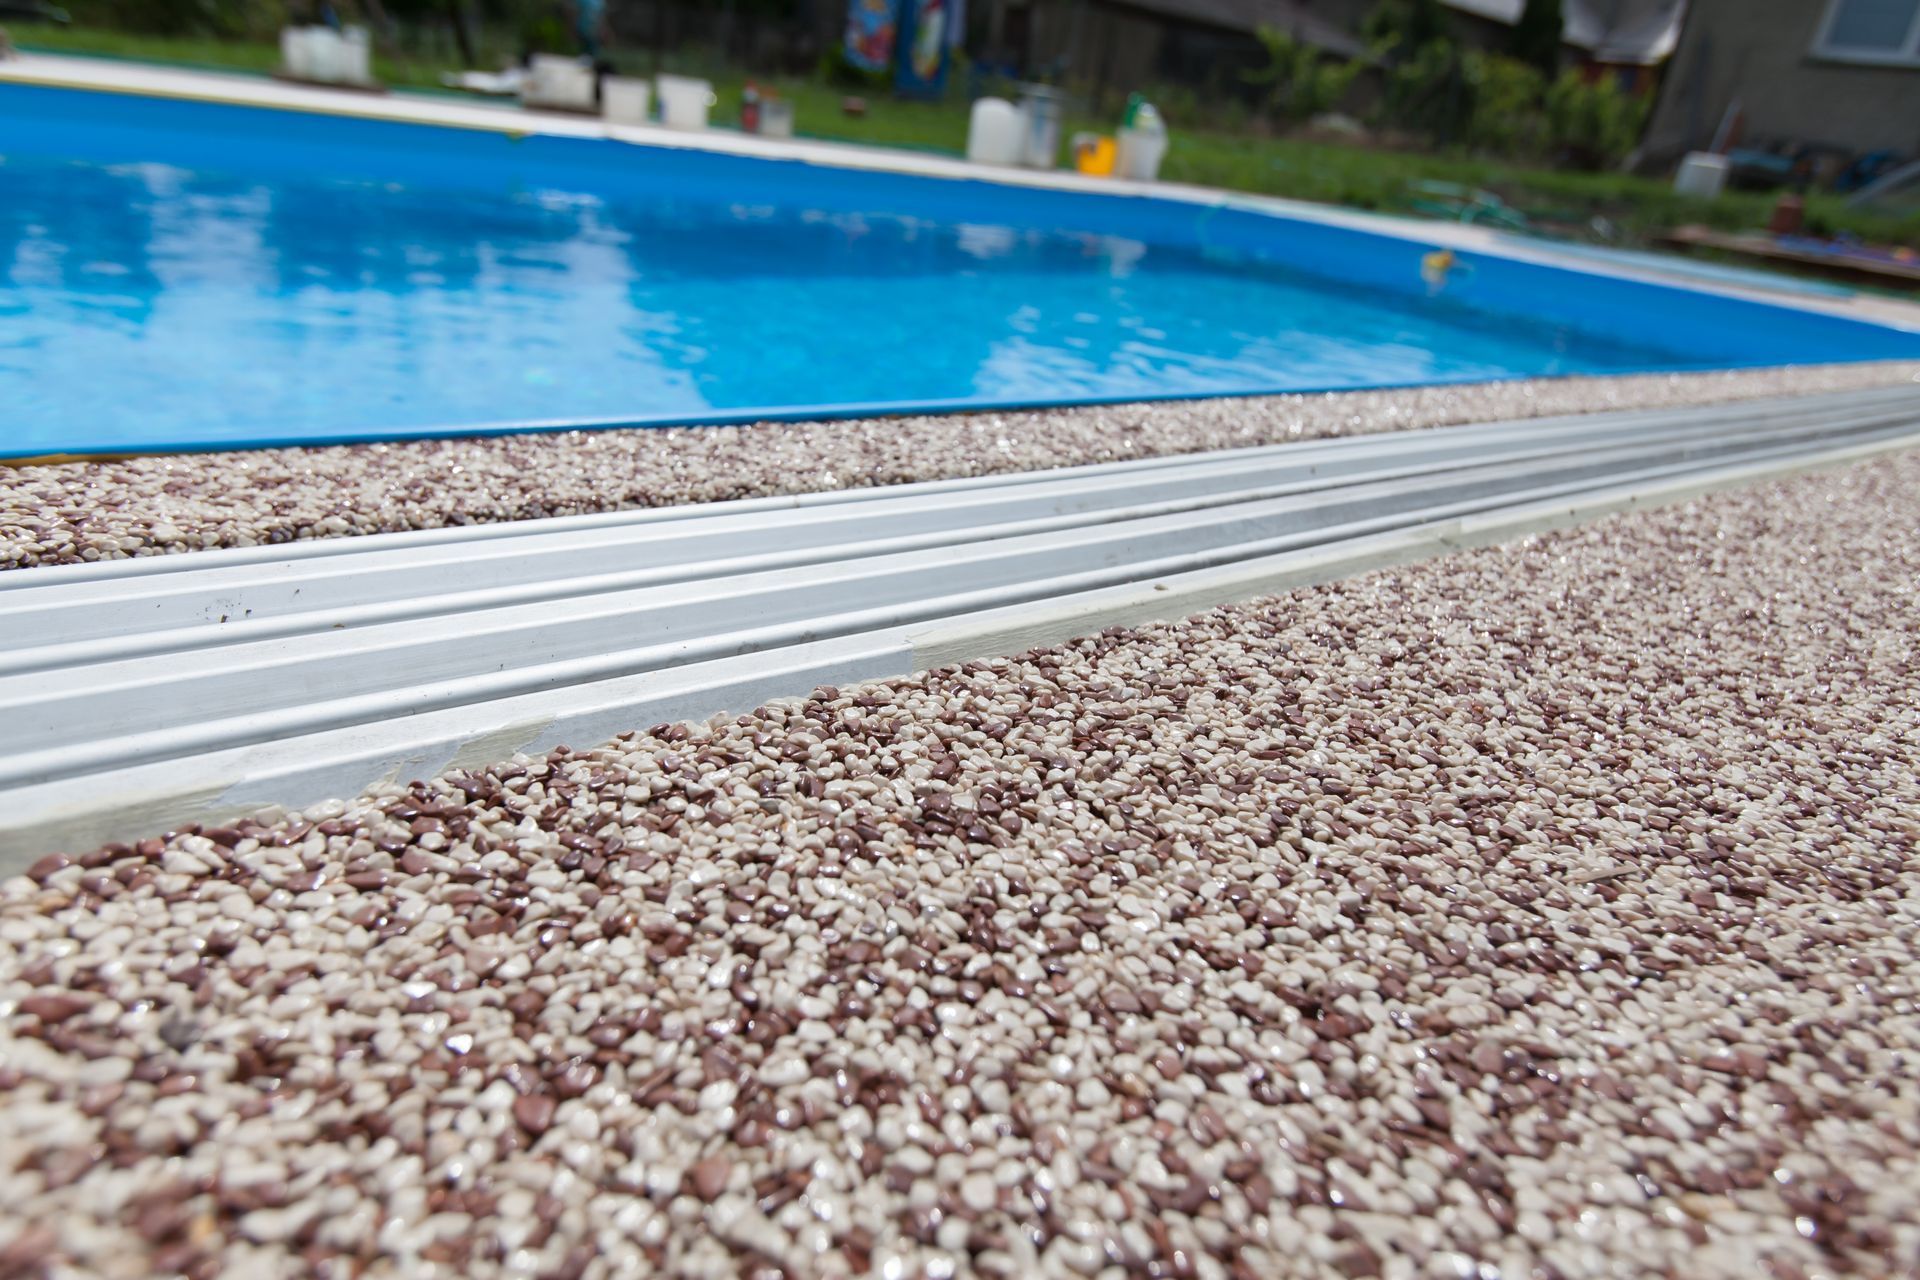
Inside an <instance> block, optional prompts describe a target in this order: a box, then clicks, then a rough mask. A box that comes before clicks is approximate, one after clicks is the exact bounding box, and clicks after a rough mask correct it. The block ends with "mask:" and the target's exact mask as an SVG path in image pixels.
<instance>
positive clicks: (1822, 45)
mask: <svg viewBox="0 0 1920 1280" xmlns="http://www.w3.org/2000/svg"><path fill="white" fill-rule="evenodd" d="M1845 2H1846V0H1827V13H1826V16H1825V17H1824V18H1822V19H1821V20H1820V34H1819V35H1818V36H1817V37H1815V39H1814V42H1813V56H1814V57H1816V58H1824V59H1826V60H1827V61H1829V62H1854V63H1859V64H1861V65H1862V66H1872V67H1920V4H1917V5H1915V6H1914V9H1913V17H1912V19H1911V20H1910V21H1909V22H1908V24H1907V38H1906V40H1905V42H1904V43H1903V44H1902V45H1901V46H1900V48H1898V49H1860V48H1849V47H1847V46H1845V45H1836V44H1834V43H1833V42H1832V40H1831V38H1830V37H1831V36H1832V34H1833V24H1834V23H1835V22H1836V21H1837V20H1838V19H1839V17H1840V6H1841V5H1842V4H1844V3H1845Z"/></svg>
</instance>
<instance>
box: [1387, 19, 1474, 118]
mask: <svg viewBox="0 0 1920 1280" xmlns="http://www.w3.org/2000/svg"><path fill="white" fill-rule="evenodd" d="M1380 115H1381V118H1382V119H1383V120H1384V121H1385V122H1386V123H1387V124H1389V125H1392V126H1393V127H1395V128H1398V129H1405V130H1408V131H1409V132H1413V133H1419V134H1424V135H1425V136H1427V137H1428V138H1431V139H1432V140H1433V141H1435V142H1436V143H1441V144H1446V143H1450V142H1457V141H1459V140H1461V138H1463V137H1464V136H1465V134H1466V132H1467V127H1468V124H1469V122H1470V121H1471V119H1472V117H1473V86H1472V84H1471V83H1470V82H1469V80H1468V77H1467V60H1466V58H1465V56H1464V55H1462V54H1461V52H1460V47H1459V46H1458V45H1456V44H1455V43H1454V42H1453V41H1451V40H1432V41H1429V42H1428V43H1426V44H1424V45H1422V46H1420V47H1419V48H1418V49H1415V50H1413V51H1412V52H1411V53H1410V54H1408V55H1406V56H1404V57H1402V58H1400V59H1399V60H1398V61H1396V62H1395V63H1394V64H1393V65H1392V66H1391V67H1389V68H1388V69H1387V82H1386V92H1385V94H1384V95H1383V97H1382V99H1381V105H1380Z"/></svg>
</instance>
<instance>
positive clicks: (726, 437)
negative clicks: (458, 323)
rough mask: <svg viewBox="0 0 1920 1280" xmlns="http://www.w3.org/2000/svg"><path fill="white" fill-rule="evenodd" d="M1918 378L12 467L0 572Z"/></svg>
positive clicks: (1783, 375)
mask: <svg viewBox="0 0 1920 1280" xmlns="http://www.w3.org/2000/svg"><path fill="white" fill-rule="evenodd" d="M1915 378H1920V363H1914V362H1884V363H1877V364H1853V365H1824V366H1808V367H1805V368H1792V369H1760V370H1745V371H1736V372H1719V373H1697V374H1661V375H1644V376H1638V377H1623V378H1554V379H1541V380H1533V381H1517V382H1495V383H1483V384H1478V385H1469V386H1451V387H1446V386H1440V387H1415V388H1409V389H1406V390H1398V391H1362V392H1347V393H1341V394H1336V395H1311V396H1270V397H1259V398H1250V399H1225V400H1189V401H1172V402H1159V403H1146V404H1127V405H1107V406H1099V407H1090V408H1081V409H1050V410H1037V411H1033V412H1023V413H983V414H953V415H946V416H941V417H921V418H883V419H869V420H864V421H854V422H811V423H804V422H803V423H763V424H760V425H757V426H750V427H694V428H682V429H666V430H662V429H648V430H631V431H587V432H565V433H559V434H546V435H541V434H534V435H517V436H495V437H489V438H484V439H467V440H419V441H408V442H404V443H396V444H381V445H350V446H338V447H330V448H316V449H262V450H256V451H251V452H244V453H216V454H186V455H173V456H166V457H150V458H133V459H126V460H122V461H110V462H91V463H73V464H66V465H60V466H32V467H0V569H7V568H21V567H25V566H30V565H39V564H70V563H75V562H79V561H87V560H99V559H103V558H104V559H114V558H118V557H123V556H137V555H153V554H157V553H162V552H173V551H193V550H200V549H202V548H207V547H246V546H256V545H260V544H268V543H277V542H290V541H295V540H298V539H306V538H332V537H344V536H350V535H353V534H363V533H383V532H392V531H395V530H402V529H431V528H439V527H442V526H446V525H461V524H482V523H493V522H498V521H503V520H527V519H538V518H541V517H545V516H562V515H579V514H583V513H588V512H600V511H619V510H626V509H630V508H635V507H658V506H672V505H676V504H679V503H689V502H712V501H718V500H723V499H729V498H751V497H761V496H766V495H770V494H786V493H809V492H820V491H826V490H833V489H845V488H853V487H861V486H868V485H887V484H900V483H905V482H908V481H914V480H935V479H944V478H950V477H958V476H976V475H994V474H1004V473H1007V472H1015V471H1032V470H1036V469H1040V468H1044V467H1059V466H1072V465H1075V464H1080V463H1090V462H1108V461H1113V460H1116V459H1124V458H1144V457H1158V456H1165V455H1168V454H1179V453H1195V452H1199V451H1201V450H1206V449H1222V448H1233V447H1241V446H1248V445H1264V444H1276V443H1283V442H1285V441H1288V440H1310V439H1321V438H1325V437H1329V436H1342V435H1360V434H1365V433H1370V432H1378V431H1397V430H1404V429H1407V428H1411V427H1433V426H1446V425H1452V424H1457V423H1464V422H1489V421H1495V420H1499V419H1506V418H1525V417H1537V416H1542V415H1552V414H1571V413H1586V412H1591V411H1599V410H1607V409H1648V408H1662V407H1679V406H1684V405H1696V404H1708V403H1713V402H1715V401H1721V400H1731V399H1742V398H1749V397H1755V396H1768V395H1790V394H1795V393H1807V392H1818V391H1837V390H1846V389H1851V388H1855V387H1866V386H1878V385H1885V384H1888V383H1897V382H1906V381H1910V380H1913V379H1915Z"/></svg>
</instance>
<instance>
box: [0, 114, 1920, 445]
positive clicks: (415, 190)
mask: <svg viewBox="0 0 1920 1280" xmlns="http://www.w3.org/2000/svg"><path fill="white" fill-rule="evenodd" d="M1429 248H1430V246H1424V245H1421V244H1418V243H1415V242H1413V241H1408V240H1403V239H1398V238H1395V237H1392V236H1385V235H1375V234H1369V233H1366V232H1362V231H1356V230H1353V229H1351V228H1347V227H1342V226H1337V225H1329V224H1323V223H1319V222H1313V221H1307V220H1300V219H1289V218H1280V217H1275V216H1272V215H1270V214H1267V213H1263V212H1258V211H1253V210H1249V209H1244V208H1235V207H1230V206H1208V205H1199V204H1192V203H1182V202H1176V201H1165V200H1153V199H1142V198H1137V197H1129V196H1119V195H1113V196H1108V195H1087V194H1080V193H1073V192H1063V191H1051V190H1044V189H1032V188H1018V187H1009V186H1005V185H1001V184H994V183H984V182H973V181H956V180H945V179H938V178H929V177H920V176H912V175H903V174H894V173H875V172H863V171H851V170H842V169H830V168H826V167H822V166H818V165H810V164H802V163H797V162H782V161H771V160H764V159H753V158H746V157H741V156H732V155H723V154H716V153H709V152H702V151H697V150H687V149H673V148H649V147H636V146H631V145H627V144H623V143H618V142H613V141H608V140H600V139H585V138H569V137H551V136H531V137H515V136H510V135H506V134H501V133H493V132H485V131H480V130H462V129H450V128H435V127H428V126H421V125H413V124H396V123H390V122H383V121H371V120H358V119H343V118H337V117H324V116H315V115H304V114H299V113H293V112H281V111H272V110H265V109H259V108H249V107H237V106H229V105H216V104H208V103H199V102H187V101H178V100H167V99H150V98H133V97H126V96H121V95H113V94H102V93H91V92H84V91H76V90H66V89H54V88H44V87H28V86H20V85H0V263H4V269H3V270H0V403H4V404H5V405H6V406H7V412H6V415H5V424H6V426H5V432H4V439H3V440H0V455H9V456H16V457H17V456H30V455H35V454H43V453H52V452H103V451H105V452H111V451H132V450H142V449H173V448H207V447H223V446H231V445H236V444H270V443H295V442H330V441H342V440H369V439H392V438H399V437H404V436H415V435H440V434H453V433H469V432H477V431H495V430H516V429H527V428H530V427H549V428H550V427H567V426H589V425H592V426H603V425H636V426H638V425H658V424H667V423H700V422H721V421H739V420H748V419H754V418H759V417H767V416H821V415H845V414H870V413H883V412H890V411H907V410H914V409H928V408H932V409H946V408H991V407H999V406H1016V405H1018V406H1031V405H1043V404H1056V403H1070V402H1085V401H1099V400H1125V399H1144V398H1157V397H1167V396H1195V395H1219V394H1244V393H1255V392H1272V391H1295V390H1324V389H1335V388H1352V387H1372V386H1388V385H1401V384H1409V383H1435V382H1454V381H1470V380H1484V379H1491V378H1501V377H1513V376H1532V375H1550V374H1570V373H1621V372H1640V371H1657V370H1680V369H1698V368H1707V367H1726V366H1736V365H1757V364H1775V363H1790V362H1799V361H1818V360H1846V359H1868V358H1877V357H1892V356H1911V355H1916V354H1920V337H1917V336H1915V335H1912V334H1907V333H1901V332H1898V331H1895V330H1891V329H1885V328H1880V327H1877V326H1872V325H1866V324H1861V323H1857V322H1853V321H1848V320H1842V319H1837V318H1833V317H1829V316H1822V315H1816V314H1812V313H1807V312H1800V311H1794V310H1789V309H1785V308H1774V307H1768V306H1764V305H1760V304H1755V303H1750V302H1745V301H1741V300H1737V299H1731V298H1726V297H1720V296H1715V295H1709V294H1704V293H1695V292H1690V291H1686V290H1680V289H1670V288H1662V287H1659V286H1653V285H1647V284H1641V283H1637V282H1631V281H1624V280H1619V279H1614V278H1610V277H1604V276H1597V275H1584V274H1580V273H1576V272H1568V271H1556V270H1552V269H1548V268H1543V267H1539V266H1534V265H1529V264H1525V263H1519V262H1513V261H1508V260H1504V259H1500V258H1494V257H1472V258H1463V259H1462V260H1461V261H1460V262H1459V264H1458V265H1457V266H1456V267H1455V268H1454V269H1453V270H1452V271H1451V272H1449V273H1448V274H1447V277H1446V279H1445V281H1444V284H1442V285H1440V286H1439V287H1436V286H1435V283H1434V281H1433V280H1432V279H1431V272H1427V273H1423V271H1422V259H1423V256H1424V255H1425V254H1426V252H1427V251H1428V249H1429Z"/></svg>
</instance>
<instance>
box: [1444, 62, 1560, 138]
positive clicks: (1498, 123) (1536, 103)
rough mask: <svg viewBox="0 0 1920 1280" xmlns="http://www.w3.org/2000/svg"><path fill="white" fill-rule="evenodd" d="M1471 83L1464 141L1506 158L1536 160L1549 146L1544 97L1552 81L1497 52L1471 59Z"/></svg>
mask: <svg viewBox="0 0 1920 1280" xmlns="http://www.w3.org/2000/svg"><path fill="white" fill-rule="evenodd" d="M1465 61H1466V67H1465V69H1466V79H1467V87H1468V93H1469V95H1470V97H1471V99H1472V106H1471V107H1470V109H1469V111H1468V115H1467V128H1466V137H1465V139H1464V141H1465V142H1466V143H1467V144H1468V145H1469V146H1472V147H1475V148H1477V149H1479V150H1481V151H1488V152H1492V153H1493V154H1495V155H1501V156H1514V157H1519V156H1532V155H1537V154H1539V153H1540V152H1541V151H1542V150H1543V149H1544V147H1545V145H1546V127H1545V121H1544V120H1543V119H1542V116H1541V111H1540V105H1541V99H1542V98H1543V97H1544V96H1545V94H1546V91H1547V78H1546V77H1545V76H1543V75H1541V74H1540V73H1539V72H1538V71H1536V70H1534V69H1533V68H1532V67H1530V66H1528V65H1527V64H1526V63H1524V62H1521V61H1519V60H1518V59H1515V58H1503V57H1501V56H1500V55H1498V54H1492V53H1469V54H1467V55H1466V60H1465Z"/></svg>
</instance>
